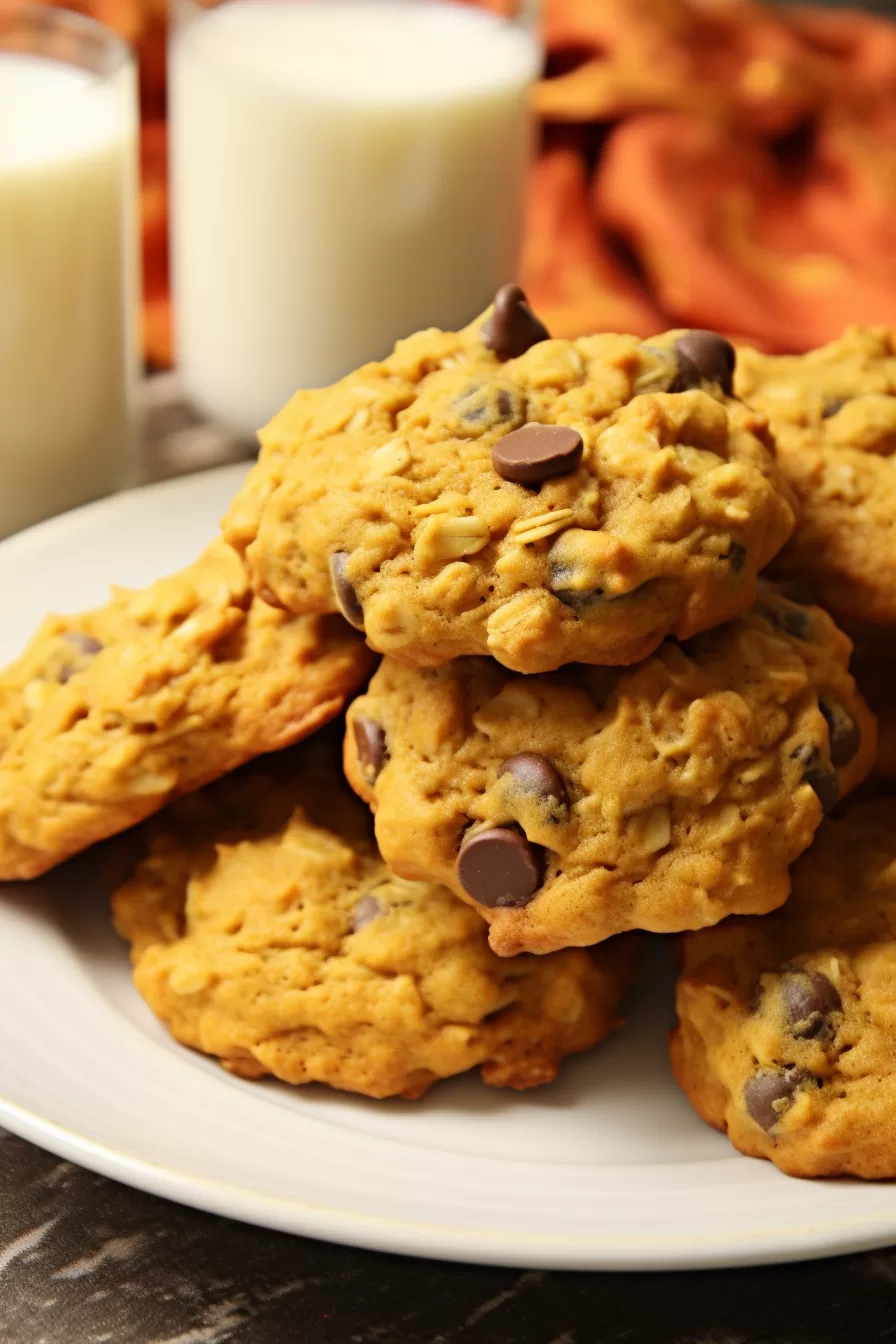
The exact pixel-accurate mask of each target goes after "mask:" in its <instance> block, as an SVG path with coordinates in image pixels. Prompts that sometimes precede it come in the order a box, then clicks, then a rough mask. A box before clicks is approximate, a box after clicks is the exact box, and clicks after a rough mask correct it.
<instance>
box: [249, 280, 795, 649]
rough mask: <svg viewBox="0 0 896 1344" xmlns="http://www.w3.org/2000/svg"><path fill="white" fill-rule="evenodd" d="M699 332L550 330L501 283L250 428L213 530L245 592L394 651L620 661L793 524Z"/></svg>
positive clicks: (677, 629) (722, 601) (760, 556)
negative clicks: (463, 316)
mask: <svg viewBox="0 0 896 1344" xmlns="http://www.w3.org/2000/svg"><path fill="white" fill-rule="evenodd" d="M733 357H734V356H733V350H732V347H731V346H730V345H729V344H728V343H727V342H726V341H724V340H723V339H722V338H721V337H719V336H715V335H714V334H713V333H706V332H703V333H701V332H691V333H677V334H675V339H672V340H670V339H669V338H666V339H665V340H663V339H660V340H658V341H651V342H649V343H646V344H645V343H641V342H639V340H638V339H637V338H636V337H634V336H608V335H603V336H591V337H587V338H584V339H581V340H576V341H568V340H551V339H549V338H548V333H547V332H546V330H545V328H544V327H543V326H542V324H541V323H540V322H539V320H538V318H537V317H536V316H535V315H534V314H533V313H532V312H531V310H530V309H529V307H528V305H527V304H526V303H525V299H524V296H523V294H522V291H521V290H519V289H518V288H517V287H515V286H509V287H507V288H506V289H504V290H502V291H501V292H500V294H499V295H498V299H497V300H496V303H495V306H494V308H493V309H492V310H490V311H489V313H488V314H487V315H486V317H485V319H484V320H482V319H479V320H477V321H476V322H474V323H473V324H472V325H471V326H470V327H468V328H467V329H466V330H465V331H462V332H458V333H453V332H441V331H423V332H419V333H418V334H417V335H415V336H412V337H410V338H409V339H408V340H405V341H401V342H399V344H398V345H397V346H396V348H395V351H394V352H393V354H392V355H390V356H389V358H388V359H386V360H384V361H383V362H382V363H379V364H368V365H366V366H365V367H364V368H362V369H360V370H358V371H357V372H356V373H353V374H350V375H349V376H348V377H347V378H344V379H343V380H342V381H341V382H340V383H337V384H335V385H334V386H333V387H330V388H324V389H321V390H319V391H314V392H300V393H298V394H297V395H296V397H294V398H293V400H292V401H291V402H290V403H289V405H288V406H287V407H286V408H285V409H284V410H283V411H281V412H280V414H279V415H277V416H276V417H275V418H274V420H272V421H271V423H270V424H269V425H268V426H267V428H266V429H264V430H263V431H262V433H261V441H262V452H261V457H260V459H259V462H258V464H257V466H256V467H255V468H254V469H253V470H252V471H251V472H250V473H249V476H248V478H247V480H246V483H245V486H244V487H243V489H242V490H241V491H240V493H239V494H238V495H237V498H236V500H235V502H234V504H233V506H232V508H231V510H230V513H229V515H228V517H227V518H226V519H225V522H224V529H225V535H226V536H227V538H228V540H230V541H231V543H232V544H233V545H234V546H236V547H237V548H238V549H239V550H240V551H241V552H244V553H245V555H246V558H247V562H248V565H249V569H250V571H251V573H252V576H253V582H254V584H255V585H256V588H257V590H258V592H260V593H261V594H262V595H263V596H265V597H266V598H267V599H268V600H269V601H275V602H279V603H280V604H281V605H282V606H284V607H286V608H287V609H288V610H290V611H296V612H326V611H336V610H340V611H342V613H343V614H344V615H345V616H346V618H347V619H348V620H349V621H350V622H351V623H352V624H353V625H354V626H356V627H357V628H358V629H363V630H364V632H365V633H366V635H367V639H368V641H369V643H370V644H371V646H372V647H373V648H375V649H378V650H380V651H381V652H383V653H388V654H390V655H391V656H392V657H394V658H397V659H398V660H399V661H401V662H404V663H407V664H408V665H411V666H422V667H429V666H432V667H435V666H440V665H441V664H443V663H446V662H448V661H450V660H451V659H452V658H454V657H457V656H460V655H464V654H490V655H492V656H493V657H494V658H496V659H497V660H498V662H500V663H503V664H504V665H505V666H506V667H510V668H513V669H515V670H516V671H519V672H530V673H531V672H544V671H549V670H551V669H553V668H556V667H560V666H562V665H563V664H564V663H568V662H572V661H580V662H587V663H595V664H625V663H631V662H634V661H636V660H637V659H640V658H643V657H646V656H647V655H648V654H649V653H651V652H652V650H653V649H654V648H656V647H657V645H658V644H659V643H660V641H661V640H662V639H663V638H664V637H665V636H666V635H668V634H670V633H673V634H675V635H677V636H678V637H680V638H685V637H688V636H690V635H693V634H695V633H697V632H698V631H701V630H704V629H707V628H709V627H711V626H713V625H715V624H717V623H718V622H720V621H723V620H726V619H728V618H729V617H732V616H735V615H737V614H738V612H740V611H742V610H744V609H745V608H747V607H749V605H750V603H751V602H752V601H753V598H754V595H755V582H756V574H757V572H758V570H760V569H761V568H762V567H763V566H764V565H765V564H767V563H768V562H769V561H770V560H771V559H772V557H773V556H774V555H775V553H776V552H777V551H778V549H779V548H780V547H781V546H782V545H783V543H784V542H785V541H786V539H787V537H788V536H789V535H790V532H791V530H792V528H793V525H794V515H793V509H792V506H791V502H790V497H789V494H788V492H787V490H786V488H785V487H784V486H783V484H782V483H781V481H780V479H779V477H778V473H777V470H776V467H775V464H774V460H773V453H772V451H771V449H770V446H769V440H768V439H767V435H766V429H765V422H764V420H763V418H762V417H761V416H757V415H755V414H754V413H752V412H750V411H748V410H747V409H746V408H744V407H743V406H742V405H741V404H740V403H738V402H736V401H733V400H731V399H730V398H729V397H728V396H727V395H726V393H727V392H729V391H730V384H731V365H732V361H733Z"/></svg>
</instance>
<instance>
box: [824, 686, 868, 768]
mask: <svg viewBox="0 0 896 1344" xmlns="http://www.w3.org/2000/svg"><path fill="white" fill-rule="evenodd" d="M818 708H819V709H820V710H821V712H822V714H823V715H824V721H825V723H826V724H827V725H828V740H829V742H830V750H831V764H832V765H834V766H836V767H837V769H838V770H839V769H840V768H841V767H842V766H844V765H849V762H850V761H851V760H852V758H853V757H854V756H855V754H856V752H857V751H858V749H859V747H860V746H861V745H862V734H861V733H860V732H859V727H858V724H856V723H854V722H853V720H852V719H851V718H850V717H849V715H848V714H847V712H846V710H845V709H844V708H843V706H842V705H841V704H839V703H838V701H836V700H829V699H826V700H819V702H818Z"/></svg>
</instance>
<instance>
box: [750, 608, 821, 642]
mask: <svg viewBox="0 0 896 1344" xmlns="http://www.w3.org/2000/svg"><path fill="white" fill-rule="evenodd" d="M753 610H754V611H755V612H756V613H757V614H758V615H759V616H762V617H763V618H764V619H765V620H766V621H768V623H769V625H772V626H774V628H775V629H776V630H780V631H781V633H782V634H784V635H792V636H793V638H794V639H802V640H804V641H805V642H806V643H809V641H810V640H811V639H812V637H813V635H814V634H815V626H814V624H813V621H812V617H811V616H810V615H809V613H808V611H803V610H802V608H801V607H797V606H791V605H790V604H787V605H785V604H784V603H783V602H757V603H756V605H755V607H754V608H753Z"/></svg>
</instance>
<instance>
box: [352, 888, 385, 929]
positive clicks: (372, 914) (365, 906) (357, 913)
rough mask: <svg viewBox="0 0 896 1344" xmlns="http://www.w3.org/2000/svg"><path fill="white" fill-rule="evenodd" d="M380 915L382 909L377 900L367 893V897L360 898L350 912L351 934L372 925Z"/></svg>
mask: <svg viewBox="0 0 896 1344" xmlns="http://www.w3.org/2000/svg"><path fill="white" fill-rule="evenodd" d="M382 913H383V907H382V906H381V905H380V903H379V901H378V900H377V898H376V897H375V896H374V895H372V894H371V892H369V891H368V893H367V895H366V896H362V897H361V899H360V901H358V904H357V905H356V906H355V908H354V910H353V911H352V933H357V932H358V930H359V929H363V928H365V927H366V926H367V925H368V924H372V923H373V921H374V920H375V919H376V918H377V916H378V915H381V914H382Z"/></svg>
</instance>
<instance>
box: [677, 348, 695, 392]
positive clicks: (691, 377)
mask: <svg viewBox="0 0 896 1344" xmlns="http://www.w3.org/2000/svg"><path fill="white" fill-rule="evenodd" d="M675 356H676V361H677V365H678V368H677V371H676V374H675V377H674V378H673V379H672V382H671V383H670V384H669V391H670V392H689V391H690V390H691V388H693V387H702V386H703V379H702V378H701V377H700V370H699V369H698V368H697V365H696V364H695V363H694V361H693V360H692V359H689V358H688V356H687V355H686V354H685V353H684V351H682V350H679V349H677V348H676V351H675Z"/></svg>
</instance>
